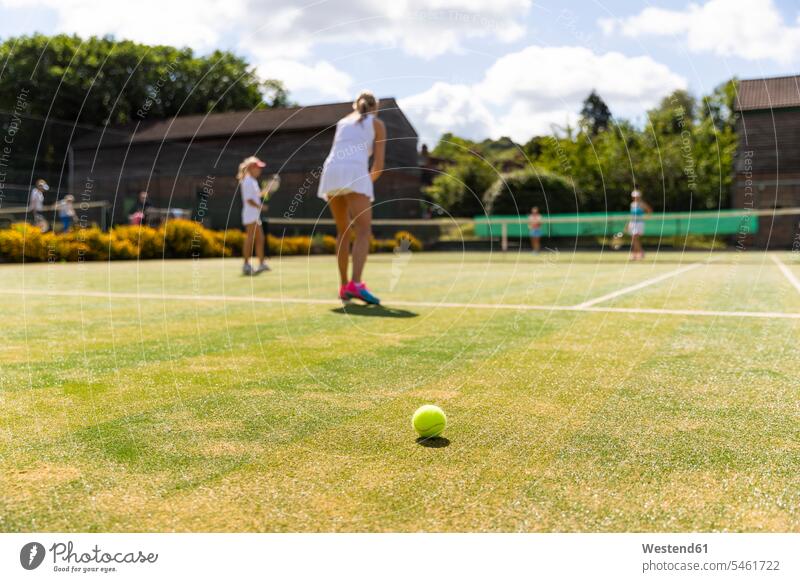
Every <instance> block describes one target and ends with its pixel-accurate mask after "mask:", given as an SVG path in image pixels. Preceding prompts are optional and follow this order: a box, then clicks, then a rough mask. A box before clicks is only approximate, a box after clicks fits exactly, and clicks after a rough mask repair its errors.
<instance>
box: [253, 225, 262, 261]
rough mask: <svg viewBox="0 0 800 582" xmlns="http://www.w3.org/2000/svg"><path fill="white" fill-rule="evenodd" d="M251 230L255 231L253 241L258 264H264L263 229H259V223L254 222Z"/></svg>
mask: <svg viewBox="0 0 800 582" xmlns="http://www.w3.org/2000/svg"><path fill="white" fill-rule="evenodd" d="M254 226H255V228H254V229H253V232H254V233H255V242H256V256H257V257H258V264H259V265H263V264H264V231H263V230H262V229H261V225H260V224H258V223H256V224H255V225H254Z"/></svg>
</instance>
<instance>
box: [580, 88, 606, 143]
mask: <svg viewBox="0 0 800 582" xmlns="http://www.w3.org/2000/svg"><path fill="white" fill-rule="evenodd" d="M610 122H611V110H610V109H609V108H608V105H606V102H605V101H603V99H602V98H601V97H600V95H598V94H597V93H596V92H595V91H594V90H592V92H591V93H589V96H588V97H587V98H586V99H585V100H584V101H583V108H582V109H581V125H583V126H584V127H585V128H586V129H587V130H588V131H589V133H591V134H592V135H593V136H594V135H597V134H598V133H600V132H601V131H605V130H606V129H608V125H609V123H610Z"/></svg>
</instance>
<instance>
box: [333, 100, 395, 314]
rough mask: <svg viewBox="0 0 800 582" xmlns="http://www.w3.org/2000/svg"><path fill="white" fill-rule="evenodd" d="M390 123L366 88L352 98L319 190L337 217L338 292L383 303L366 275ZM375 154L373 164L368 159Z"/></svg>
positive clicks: (354, 297) (337, 133) (363, 299)
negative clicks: (376, 185)
mask: <svg viewBox="0 0 800 582" xmlns="http://www.w3.org/2000/svg"><path fill="white" fill-rule="evenodd" d="M385 147H386V126H385V125H384V124H383V122H382V121H381V120H380V119H378V101H377V99H375V96H374V95H373V94H372V93H370V92H368V91H364V92H363V93H361V94H360V95H359V96H358V97H357V98H356V100H355V102H354V103H353V112H352V113H351V114H349V115H348V116H346V117H344V118H342V119H340V120H339V122H338V123H337V124H336V134H335V135H334V138H333V146H332V147H331V152H330V154H328V157H327V158H326V160H325V163H324V165H323V166H322V177H321V178H320V181H319V191H318V196H319V197H320V198H322V199H323V200H327V201H328V205H329V206H330V208H331V213H332V214H333V218H334V220H335V221H336V259H337V262H338V265H339V278H340V283H341V287H340V288H339V298H340V299H341V300H342V301H349V300H350V299H360V300H362V301H364V302H365V303H369V304H375V305H377V304H380V299H378V298H377V297H375V295H373V294H372V293H371V292H370V291H369V289H367V286H366V284H365V283H364V281H363V280H362V279H361V277H362V275H363V272H364V265H365V264H366V262H367V255H368V254H369V242H370V238H371V236H372V201H373V200H374V199H375V194H374V191H373V186H372V184H373V182H374V181H375V180H377V179H378V178H379V177H380V175H381V172H382V171H383V163H384V152H385ZM370 157H372V167H371V168H370V165H369V159H370ZM350 228H353V229H354V230H355V240H354V241H353V250H352V254H353V275H352V277H348V267H349V255H350V238H351V236H350V234H351V233H350Z"/></svg>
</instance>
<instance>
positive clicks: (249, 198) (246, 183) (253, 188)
mask: <svg viewBox="0 0 800 582" xmlns="http://www.w3.org/2000/svg"><path fill="white" fill-rule="evenodd" d="M265 165H266V164H265V163H264V162H262V161H261V160H259V159H258V158H257V157H255V156H250V157H249V158H245V159H244V160H243V161H242V163H241V164H239V171H238V172H237V173H236V179H237V180H239V192H240V194H241V196H242V225H243V226H244V230H245V234H246V236H245V241H244V247H243V248H242V257H243V258H244V265H243V266H242V274H244V275H258V274H259V273H263V272H264V271H269V270H270V268H269V265H267V262H266V259H265V258H264V231H263V230H262V229H261V207H262V204H263V199H262V197H261V187H260V186H259V185H258V177H259V176H260V175H261V172H262V171H263V169H264V166H265ZM254 245H255V253H256V256H257V257H258V267H256V268H255V269H253V267H251V266H250V257H251V256H252V254H253V247H254Z"/></svg>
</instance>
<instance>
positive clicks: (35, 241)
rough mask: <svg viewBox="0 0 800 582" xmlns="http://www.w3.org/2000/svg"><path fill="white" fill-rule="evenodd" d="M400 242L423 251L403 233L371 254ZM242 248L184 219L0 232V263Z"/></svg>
mask: <svg viewBox="0 0 800 582" xmlns="http://www.w3.org/2000/svg"><path fill="white" fill-rule="evenodd" d="M404 241H407V243H405V242H404ZM404 244H406V245H407V247H406V248H408V249H410V250H414V251H418V250H422V243H421V242H420V241H419V239H417V238H416V237H415V236H414V235H412V234H411V233H409V232H406V231H400V232H398V233H396V234H395V236H394V238H392V239H382V240H376V239H374V238H373V239H372V240H371V241H370V248H371V250H372V251H373V252H392V251H393V250H394V249H395V248H397V247H400V248H403V245H404ZM267 245H268V248H269V253H270V254H271V255H273V256H279V255H307V254H309V253H311V252H316V253H329V254H333V253H335V252H336V239H335V238H334V237H332V236H328V235H322V236H317V237H315V238H314V239H312V238H310V237H307V236H287V237H283V238H278V237H274V236H272V235H268V236H267ZM243 246H244V233H243V232H242V231H240V230H227V231H213V230H209V229H207V228H205V227H203V226H202V225H201V224H198V223H195V222H192V221H189V220H172V221H169V222H168V223H167V224H166V225H165V226H163V227H161V228H158V229H155V228H150V227H147V226H116V227H114V228H113V229H112V230H111V231H110V232H107V233H106V232H102V231H101V230H100V229H98V228H96V227H92V228H84V229H79V230H76V231H73V232H69V233H63V234H56V233H54V232H47V233H42V232H41V231H40V230H39V229H38V228H36V227H34V226H31V225H29V224H27V223H17V224H14V225H12V228H10V229H8V230H0V260H2V261H6V262H22V261H31V262H35V261H48V260H51V261H78V260H86V261H98V260H116V259H136V258H140V259H153V258H160V257H162V256H165V257H171V258H192V257H229V256H241V254H242V247H243Z"/></svg>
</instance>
